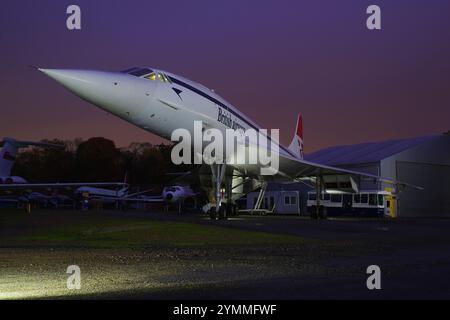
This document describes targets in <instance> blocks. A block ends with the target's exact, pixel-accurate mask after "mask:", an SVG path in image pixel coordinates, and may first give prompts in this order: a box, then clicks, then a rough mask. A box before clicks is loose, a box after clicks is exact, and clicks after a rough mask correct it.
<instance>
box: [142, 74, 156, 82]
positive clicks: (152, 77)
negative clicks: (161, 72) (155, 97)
mask: <svg viewBox="0 0 450 320" xmlns="http://www.w3.org/2000/svg"><path fill="white" fill-rule="evenodd" d="M144 78H145V79H148V80H156V73H154V72H152V73H150V74H149V75H147V76H145V77H144Z"/></svg>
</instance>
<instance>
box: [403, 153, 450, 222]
mask: <svg viewBox="0 0 450 320" xmlns="http://www.w3.org/2000/svg"><path fill="white" fill-rule="evenodd" d="M396 164H397V166H396V167H397V179H398V180H400V181H404V182H408V183H412V184H415V185H418V186H421V187H423V188H424V190H416V189H413V188H405V190H403V191H402V192H401V193H400V195H399V196H398V202H397V206H398V216H399V217H444V216H446V217H450V166H448V165H438V164H427V163H417V162H405V161H397V163H396Z"/></svg>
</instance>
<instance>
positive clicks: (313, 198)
mask: <svg viewBox="0 0 450 320" xmlns="http://www.w3.org/2000/svg"><path fill="white" fill-rule="evenodd" d="M308 199H309V200H316V194H315V193H310V194H309V195H308Z"/></svg>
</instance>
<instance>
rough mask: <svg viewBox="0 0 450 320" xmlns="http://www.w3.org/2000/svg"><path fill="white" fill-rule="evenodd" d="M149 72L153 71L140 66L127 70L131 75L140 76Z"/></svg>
mask: <svg viewBox="0 0 450 320" xmlns="http://www.w3.org/2000/svg"><path fill="white" fill-rule="evenodd" d="M151 72H153V71H152V70H150V69H147V68H142V69H137V70H134V71H131V72H129V74H131V75H133V76H136V77H142V76H144V75H146V74H149V73H151Z"/></svg>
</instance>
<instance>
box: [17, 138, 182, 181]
mask: <svg viewBox="0 0 450 320" xmlns="http://www.w3.org/2000/svg"><path fill="white" fill-rule="evenodd" d="M43 141H44V142H48V143H53V144H59V145H62V146H64V147H62V148H38V147H32V148H26V149H22V150H20V151H19V153H18V156H17V159H16V162H15V164H14V167H13V169H12V174H13V175H17V176H21V177H24V178H25V179H27V180H28V181H30V182H36V183H38V182H101V181H104V182H113V181H114V182H115V181H123V179H124V176H125V174H127V177H128V182H129V183H131V184H133V185H138V186H144V185H154V184H164V183H166V182H167V180H168V173H173V172H185V171H189V170H190V169H191V168H190V167H189V166H187V165H180V166H176V165H174V164H173V163H172V161H171V158H170V154H171V150H172V146H171V145H166V144H159V145H152V144H150V143H131V144H130V145H129V146H128V147H127V148H117V147H116V146H115V144H114V142H113V141H111V140H109V139H106V138H103V137H94V138H90V139H88V140H86V141H83V140H81V139H75V140H71V141H63V140H59V139H53V140H43Z"/></svg>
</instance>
